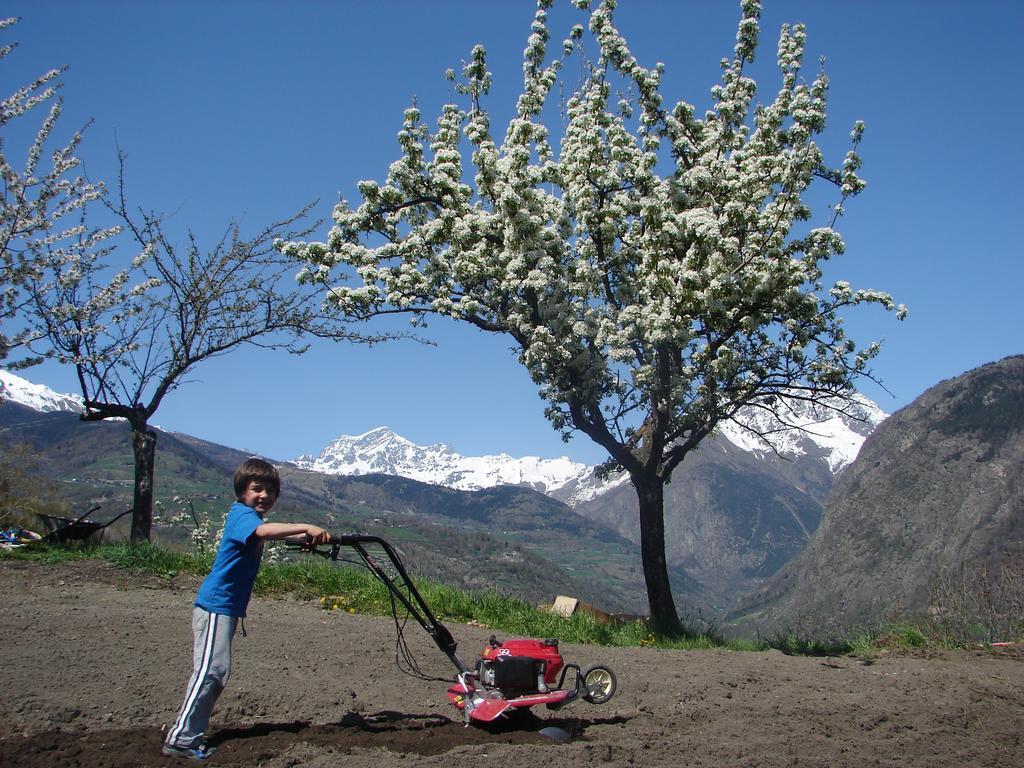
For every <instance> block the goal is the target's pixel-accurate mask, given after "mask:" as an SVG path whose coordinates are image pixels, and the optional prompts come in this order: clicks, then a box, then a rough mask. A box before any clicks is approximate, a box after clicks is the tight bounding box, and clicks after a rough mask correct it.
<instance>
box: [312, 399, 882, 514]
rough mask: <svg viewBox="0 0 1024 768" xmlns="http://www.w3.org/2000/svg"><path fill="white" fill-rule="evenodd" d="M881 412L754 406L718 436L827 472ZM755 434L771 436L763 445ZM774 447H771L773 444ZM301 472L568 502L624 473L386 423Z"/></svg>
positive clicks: (339, 442)
mask: <svg viewBox="0 0 1024 768" xmlns="http://www.w3.org/2000/svg"><path fill="white" fill-rule="evenodd" d="M885 417H886V414H885V413H883V412H882V410H881V409H880V408H879V407H878V406H877V405H875V404H874V403H873V402H871V401H870V400H868V399H867V398H865V397H861V396H857V398H856V400H855V402H854V403H853V405H852V406H849V407H847V408H845V412H844V413H839V412H837V411H835V410H832V409H829V408H826V407H824V406H806V405H803V404H801V403H799V402H797V403H795V404H793V405H791V406H789V411H788V413H787V415H786V422H787V423H786V424H783V423H781V422H779V421H778V420H774V419H771V418H769V417H767V416H766V415H765V414H764V413H762V412H761V411H758V410H751V411H748V412H747V414H746V418H744V419H743V423H744V424H745V425H747V427H749V428H744V427H741V426H739V425H737V424H733V423H729V424H725V425H722V427H721V429H720V433H721V435H722V437H724V438H725V439H726V440H727V441H728V442H729V443H730V444H732V445H733V446H735V447H738V448H740V449H742V450H743V451H746V452H748V453H751V454H753V455H755V456H758V457H765V456H767V455H771V456H774V455H775V453H776V452H777V453H778V454H779V455H781V456H783V457H785V458H787V459H795V458H798V457H805V458H809V459H812V460H817V461H823V462H825V464H827V466H828V470H829V471H830V472H831V473H832V474H833V475H834V474H837V473H838V472H839V471H841V470H842V469H843V468H844V467H846V466H847V465H848V464H849V463H850V462H852V461H853V459H854V458H856V456H857V452H858V451H859V450H860V446H861V444H862V443H863V442H864V440H865V438H866V437H867V436H868V435H869V434H870V433H871V431H872V430H873V429H874V428H875V427H876V426H877V425H878V424H879V423H881V421H882V420H883V419H884V418H885ZM758 434H762V435H766V436H767V438H768V439H769V440H771V441H772V445H768V444H767V443H766V442H765V441H764V440H763V439H761V438H760V437H758V436H757V435H758ZM773 446H774V448H773ZM294 463H295V464H296V465H298V466H300V467H302V468H304V469H310V470H313V471H315V472H323V473H325V474H335V475H363V474H370V473H380V474H386V475H399V476H401V477H407V478H409V479H411V480H419V481H421V482H424V483H431V484H433V485H443V486H447V487H449V488H455V489H458V490H463V491H472V490H479V489H481V488H490V487H493V486H495V485H526V486H529V487H531V488H534V489H535V490H538V491H541V492H542V493H546V494H548V495H552V496H555V497H556V498H558V499H560V500H562V501H564V502H566V503H567V504H569V505H570V506H573V507H575V506H576V505H578V504H582V503H584V502H587V501H590V500H592V499H594V498H596V497H597V496H601V495H602V494H604V493H606V492H608V491H610V490H613V489H614V488H617V487H618V486H620V485H622V484H624V483H626V482H628V479H629V478H628V476H626V475H625V473H618V474H613V475H611V476H610V477H609V478H608V479H607V480H598V479H597V478H596V477H594V475H593V469H594V468H593V467H590V466H587V465H585V464H581V463H578V462H574V461H572V460H570V459H568V458H565V457H563V458H560V459H540V458H537V457H536V456H526V457H523V458H519V459H517V458H513V457H511V456H509V455H508V454H498V455H494V456H463V455H461V454H459V453H456V452H455V451H454V450H453V449H452V448H451V446H449V445H446V444H444V443H436V444H434V445H429V446H421V445H416V444H414V443H412V442H410V441H409V440H406V439H405V438H404V437H402V436H400V435H397V434H395V433H394V432H392V431H391V430H390V429H388V428H387V427H378V428H377V429H373V430H370V431H369V432H367V433H366V434H363V435H357V436H351V435H342V436H341V437H339V438H337V439H336V440H334V441H332V442H331V444H330V445H328V446H327V447H326V448H324V450H323V451H321V452H320V454H319V455H318V456H313V455H311V454H307V455H304V456H300V457H299V458H297V459H295V460H294Z"/></svg>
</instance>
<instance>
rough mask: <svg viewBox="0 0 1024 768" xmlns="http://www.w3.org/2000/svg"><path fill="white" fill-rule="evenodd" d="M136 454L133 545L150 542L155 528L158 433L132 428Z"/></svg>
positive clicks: (133, 445) (143, 426)
mask: <svg viewBox="0 0 1024 768" xmlns="http://www.w3.org/2000/svg"><path fill="white" fill-rule="evenodd" d="M132 450H133V451H134V453H135V497H134V502H133V505H132V510H133V512H132V544H133V545H135V544H139V543H141V542H143V541H149V539H150V534H151V532H152V528H153V469H154V465H155V463H156V432H155V431H153V430H152V429H150V428H149V427H148V425H142V426H141V427H133V428H132Z"/></svg>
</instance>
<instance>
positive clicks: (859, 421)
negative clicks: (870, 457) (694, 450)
mask: <svg viewBox="0 0 1024 768" xmlns="http://www.w3.org/2000/svg"><path fill="white" fill-rule="evenodd" d="M781 408H783V409H784V410H783V418H784V419H785V423H784V422H782V421H780V420H779V419H777V418H775V417H774V416H773V415H771V414H769V413H766V412H765V411H762V410H759V409H748V410H746V411H744V412H742V415H741V416H742V417H741V424H736V423H734V422H726V423H725V424H722V425H720V426H719V433H720V434H721V435H722V436H723V437H725V438H726V439H727V440H729V442H731V443H732V444H733V445H735V446H737V447H739V448H742V449H743V450H745V451H750V452H751V453H753V454H755V455H757V456H764V455H766V454H769V453H775V452H777V453H778V454H779V455H781V456H783V457H785V458H787V459H795V458H797V457H799V456H807V455H812V456H814V455H818V456H821V458H822V459H823V460H824V461H825V462H826V463H827V464H828V467H829V469H830V470H831V471H832V474H834V475H835V474H839V472H841V471H842V470H843V469H845V468H846V467H847V466H849V465H850V464H852V463H853V460H854V459H855V458H857V454H858V453H859V452H860V447H861V446H862V445H863V444H864V441H865V440H866V439H867V437H868V435H870V434H871V433H872V432H873V431H874V429H875V427H877V426H878V425H879V424H881V423H882V421H884V420H885V419H886V417H887V416H888V414H887V413H885V412H884V411H882V409H881V408H879V407H878V406H877V405H876V404H875V403H874V402H872V401H871V400H869V399H868V398H866V397H864V396H863V395H854V396H853V402H851V403H838V402H837V404H836V407H835V408H829V407H828V406H827V405H809V404H806V403H802V402H800V401H789V402H787V403H786V404H783V405H782V406H781ZM759 435H764V436H765V438H762V437H760V436H759ZM766 440H767V441H770V443H771V444H770V445H769V444H768V442H766Z"/></svg>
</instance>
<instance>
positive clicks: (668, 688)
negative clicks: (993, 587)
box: [0, 561, 1024, 768]
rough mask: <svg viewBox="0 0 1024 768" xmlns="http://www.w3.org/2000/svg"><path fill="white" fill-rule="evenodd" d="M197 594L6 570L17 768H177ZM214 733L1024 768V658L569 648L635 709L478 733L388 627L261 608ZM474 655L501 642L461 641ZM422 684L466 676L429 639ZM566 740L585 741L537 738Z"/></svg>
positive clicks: (519, 760) (611, 755) (614, 759)
mask: <svg viewBox="0 0 1024 768" xmlns="http://www.w3.org/2000/svg"><path fill="white" fill-rule="evenodd" d="M194 589H195V584H194V583H184V582H180V583H175V582H172V581H165V580H161V579H159V578H156V577H143V578H142V579H138V578H136V579H135V580H134V583H131V584H130V582H129V577H128V576H127V575H126V574H125V573H124V572H122V571H119V570H117V569H114V568H112V567H110V566H107V565H104V564H102V563H98V562H84V563H81V564H76V565H74V566H65V567H61V568H57V569H48V568H45V567H42V566H38V565H32V564H27V563H21V562H12V561H0V594H2V595H3V596H4V599H5V601H4V608H3V611H2V612H0V644H2V645H0V647H2V648H3V655H4V661H5V665H4V673H5V674H4V677H5V684H4V691H3V694H2V695H0V722H2V723H3V724H4V726H5V727H4V728H3V731H2V735H0V766H18V768H34V766H44V765H45V766H82V767H83V768H106V767H108V766H109V767H113V766H172V765H175V764H178V763H181V762H188V761H180V760H175V759H172V758H168V757H163V756H162V755H161V754H160V739H161V729H162V728H163V727H164V726H165V725H166V724H167V723H168V722H169V721H170V720H172V719H173V717H174V715H175V714H176V710H177V707H178V706H179V704H180V697H181V696H182V694H183V690H184V685H185V682H186V679H187V677H188V674H189V672H190V663H191V662H190V655H191V648H190V644H191V631H190V626H189V621H190V613H191V603H192V598H193V596H194ZM246 627H247V630H248V636H246V637H242V636H241V634H239V636H238V637H236V640H235V659H236V660H235V667H234V671H233V676H232V680H231V682H230V683H229V684H228V688H227V690H226V691H225V693H224V695H223V696H222V697H221V701H220V704H219V706H218V709H217V711H216V712H215V714H214V721H213V727H212V730H211V733H210V741H211V744H212V745H215V746H217V747H218V751H217V753H216V755H215V756H214V758H213V759H212V760H210V761H209V763H210V764H213V765H239V766H241V765H245V766H267V767H268V768H272V767H273V768H284V767H285V766H313V767H314V768H321V767H326V766H337V765H345V766H373V768H394V767H396V766H452V765H466V766H472V767H473V768H484V766H497V767H498V768H542V767H543V768H547V767H548V766H549V765H551V764H555V765H557V766H558V767H559V768H561V767H562V766H577V765H587V766H589V765H601V764H604V765H614V766H620V765H621V766H625V765H637V766H673V767H675V766H729V767H730V768H732V767H735V766H790V765H792V766H796V765H799V766H830V768H837V767H839V766H873V765H882V766H900V767H901V768H904V767H905V766H929V768H935V766H945V765H949V766H1018V765H1024V743H1022V733H1024V653H1022V652H1021V651H1020V649H1007V650H1004V651H1000V652H992V651H978V652H962V653H950V654H944V655H942V656H939V657H936V658H913V657H902V658H882V659H879V660H878V661H876V662H875V663H874V664H864V663H862V662H860V661H857V660H854V659H850V658H828V659H824V658H798V657H787V656H784V655H782V654H780V653H777V652H768V653H730V652H725V651H722V652H704V651H671V652H667V651H657V650H651V649H611V648H597V647H584V646H573V645H567V644H563V653H564V655H565V656H566V657H567V659H568V660H572V661H577V662H579V663H580V664H581V665H589V664H594V663H599V662H601V663H606V664H607V665H609V666H611V667H612V668H613V669H614V670H615V671H616V673H617V675H618V679H619V692H618V694H616V696H615V698H613V699H612V700H611V701H610V702H608V703H607V704H605V705H602V706H592V705H589V704H587V703H585V702H577V703H574V704H572V705H570V706H569V707H567V708H565V709H562V710H559V711H557V712H549V711H548V710H545V709H540V710H538V711H537V712H536V715H535V717H526V718H524V719H522V720H520V721H515V722H513V721H507V722H505V723H504V724H503V725H502V726H501V727H498V728H491V729H483V728H480V727H476V726H472V727H468V728H467V727H464V726H463V724H462V721H461V719H460V715H459V714H458V713H457V711H456V710H455V709H453V708H452V707H451V706H450V705H449V704H448V703H447V697H446V695H445V689H446V687H447V686H446V684H445V683H443V682H429V681H424V680H418V679H415V678H412V677H409V676H407V675H404V674H402V673H401V672H399V670H398V669H397V668H396V665H395V659H394V656H395V654H394V650H395V645H394V639H395V629H394V625H393V623H392V622H391V621H390V619H379V618H369V617H362V616H351V615H348V614H345V613H341V612H331V613H328V612H324V611H321V610H320V609H319V608H318V607H317V606H316V605H314V604H311V603H301V602H296V601H278V600H261V599H254V600H253V604H252V606H251V608H250V611H249V618H248V619H247V621H246ZM451 629H452V631H453V633H454V634H455V637H456V638H457V639H458V640H459V641H460V648H461V654H462V655H463V657H465V658H472V657H475V655H476V652H477V650H478V649H479V648H482V647H483V644H484V643H485V641H486V639H487V637H488V636H489V634H490V632H489V630H487V629H485V628H480V627H469V626H464V625H455V626H452V627H451ZM406 635H407V639H408V641H409V643H410V645H411V646H412V648H413V650H414V652H415V653H416V656H417V658H418V660H419V662H420V666H421V668H422V669H423V671H424V672H427V673H428V674H432V675H436V676H439V677H446V678H448V677H450V676H451V668H450V665H449V664H448V661H447V659H445V658H444V657H443V656H442V655H441V654H440V653H439V652H438V651H437V650H436V648H434V646H433V645H432V644H431V643H430V641H429V639H428V638H426V635H425V634H423V633H422V632H420V631H419V629H418V627H411V628H409V629H408V631H407V633H406ZM549 725H557V726H560V727H561V728H562V729H564V730H566V731H569V732H571V734H572V739H571V740H570V741H569V742H568V743H557V742H555V741H552V740H551V739H548V738H547V737H545V736H543V735H540V734H539V733H538V732H539V730H540V729H541V728H543V727H545V726H549Z"/></svg>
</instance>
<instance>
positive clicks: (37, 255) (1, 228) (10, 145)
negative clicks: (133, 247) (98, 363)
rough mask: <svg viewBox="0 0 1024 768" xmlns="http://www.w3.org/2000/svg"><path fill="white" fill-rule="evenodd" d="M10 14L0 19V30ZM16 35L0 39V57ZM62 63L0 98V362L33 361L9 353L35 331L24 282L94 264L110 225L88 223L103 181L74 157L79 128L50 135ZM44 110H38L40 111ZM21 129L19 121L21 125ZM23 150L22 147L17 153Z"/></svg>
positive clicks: (118, 281)
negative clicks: (31, 124)
mask: <svg viewBox="0 0 1024 768" xmlns="http://www.w3.org/2000/svg"><path fill="white" fill-rule="evenodd" d="M17 22H18V19H17V18H13V17H12V18H3V19H0V31H5V30H8V29H10V28H11V27H13V26H14V25H15V24H16V23H17ZM16 46H17V43H9V44H4V45H0V60H3V59H5V58H7V56H9V55H10V54H11V53H12V52H13V51H14V50H15V48H16ZM63 71H64V70H63V68H58V69H51V70H49V71H47V72H44V73H43V74H41V75H39V76H38V77H36V78H35V79H34V80H32V81H31V82H29V83H26V84H24V85H23V86H21V87H19V88H17V89H16V90H15V91H14V92H13V93H11V94H10V95H8V96H6V97H4V98H2V99H0V365H3V366H5V367H10V368H21V367H27V366H29V365H32V364H34V363H38V362H39V360H40V358H39V357H38V356H28V357H23V358H21V359H17V360H12V359H11V357H12V355H13V354H14V353H15V351H17V352H18V353H23V352H24V351H25V348H26V346H27V345H28V344H29V343H30V342H32V341H34V340H37V339H38V336H37V335H36V334H35V332H34V329H32V328H31V327H27V326H26V325H25V324H24V323H23V322H22V321H21V316H22V314H23V312H24V310H25V308H26V306H28V305H29V304H30V303H31V300H32V292H31V290H30V289H29V286H30V285H32V284H35V285H38V284H39V283H41V282H46V281H52V280H53V279H54V277H53V271H54V269H55V268H56V269H62V268H66V269H75V270H79V271H81V270H87V269H96V270H99V269H100V268H101V265H100V264H99V259H101V258H102V257H103V255H105V253H106V252H107V251H106V246H105V243H104V241H106V240H107V239H108V238H109V237H111V236H112V235H114V234H116V228H106V229H105V228H89V227H88V226H87V224H86V211H87V209H88V208H89V207H90V206H91V205H92V204H93V203H94V202H96V201H97V200H99V199H100V197H101V196H102V195H103V192H104V190H103V185H102V184H93V183H91V182H89V181H88V180H87V179H86V178H85V176H84V175H83V174H82V173H81V163H80V161H79V158H78V157H77V154H76V153H77V152H78V149H79V146H80V145H81V142H82V131H75V132H74V133H73V134H72V135H71V137H70V139H68V140H67V141H66V142H65V143H63V144H58V143H57V137H56V134H57V124H58V121H59V119H60V116H61V109H62V102H61V99H60V98H59V96H58V93H59V89H60V87H61V80H60V78H61V74H62V73H63ZM44 111H45V115H42V114H40V113H42V112H44ZM34 115H39V127H38V128H37V129H36V130H35V132H34V133H33V134H28V133H26V136H28V137H29V138H28V139H27V141H26V142H25V143H26V144H27V145H26V146H25V147H23V148H22V147H20V146H19V144H20V142H19V141H18V136H17V134H18V131H17V130H16V128H17V123H16V122H15V121H19V119H20V122H24V121H26V120H29V119H31V118H32V117H33V116H34ZM21 130H22V132H25V127H22V129H21ZM22 150H23V154H22ZM124 280H125V275H124V274H123V273H118V274H117V275H115V276H114V277H113V279H111V280H110V282H109V285H107V286H106V291H105V293H104V295H103V296H102V297H98V299H97V300H98V301H103V300H104V299H105V298H108V297H111V296H119V295H122V293H121V289H122V287H123V284H124Z"/></svg>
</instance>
